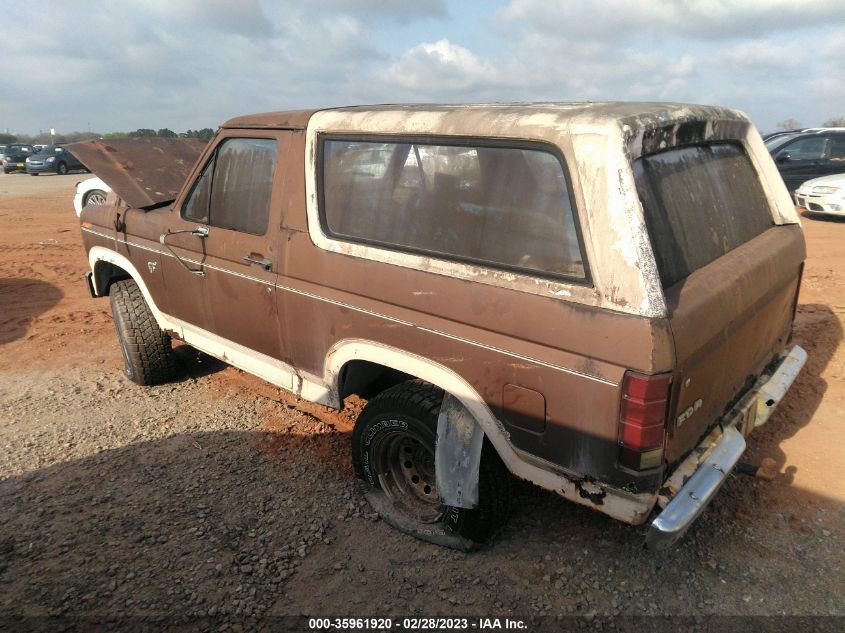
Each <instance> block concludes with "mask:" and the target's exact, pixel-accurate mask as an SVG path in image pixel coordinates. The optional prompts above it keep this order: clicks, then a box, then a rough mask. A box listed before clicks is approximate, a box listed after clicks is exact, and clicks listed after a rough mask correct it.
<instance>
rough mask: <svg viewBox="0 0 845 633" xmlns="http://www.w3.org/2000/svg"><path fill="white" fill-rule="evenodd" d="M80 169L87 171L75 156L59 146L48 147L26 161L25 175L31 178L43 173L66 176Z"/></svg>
mask: <svg viewBox="0 0 845 633" xmlns="http://www.w3.org/2000/svg"><path fill="white" fill-rule="evenodd" d="M80 169H81V170H84V171H88V170H87V169H86V167H85V165H83V164H82V163H81V162H80V161H79V159H78V158H77V157H76V156H74V155H73V154H71V153H70V151H69V150H67V149H66V148H64V147H61V146H60V145H49V146H47V147H45V148H44V149H43V150H41V151H40V152H38V153H37V154H35V155H34V156H30V157H29V158H27V159H26V173H28V174H30V175H32V176H37V175H38V174H43V173H56V174H66V173H68V172H69V171H74V170H80Z"/></svg>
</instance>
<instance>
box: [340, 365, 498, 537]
mask: <svg viewBox="0 0 845 633" xmlns="http://www.w3.org/2000/svg"><path fill="white" fill-rule="evenodd" d="M442 401H443V390H441V389H438V388H437V387H435V386H433V385H430V384H428V383H426V382H423V381H420V380H412V381H408V382H404V383H402V384H399V385H396V386H395V387H392V388H390V389H388V390H387V391H384V392H382V393H380V394H379V395H378V396H376V397H375V398H373V399H372V400H370V402H369V403H367V406H366V407H364V410H363V411H362V412H361V415H360V416H359V418H358V421H357V422H356V423H355V429H354V430H353V432H352V451H353V452H352V462H353V465H354V467H355V472H356V474H357V475H358V477H359V478H360V479H361V480H362V481H363V484H364V488H365V495H366V497H367V501H369V503H370V505H371V506H372V508H373V509H374V510H375V511H376V512H377V513H378V514H379V516H381V518H382V519H384V520H385V521H386V522H387V523H389V524H390V525H392V526H393V527H395V528H397V529H399V530H401V531H403V532H405V533H407V534H410V535H412V536H415V537H417V538H419V539H422V540H424V541H429V542H432V543H437V544H438V545H445V546H447V547H453V548H455V549H460V550H464V551H469V550H472V549H476V548H477V547H479V546H480V545H482V544H483V543H485V542H486V541H488V540H489V539H490V538H491V537H492V536H493V534H494V533H495V532H496V531H497V530H498V528H499V527H501V526H502V525H503V524H504V522H505V520H506V519H507V514H508V509H509V506H510V496H511V477H510V473H509V472H508V471H507V469H506V468H505V466H504V464H503V463H502V461H501V459H500V458H499V456H498V455H497V454H496V451H495V449H493V447H492V446H491V445H490V443H489V442H487V441H485V443H484V448H483V449H482V455H481V467H480V472H479V482H478V496H479V503H478V507H477V508H474V509H466V508H457V507H453V506H447V505H444V504H443V503H441V502H440V500H439V499H438V496H437V481H436V476H435V469H434V455H435V442H436V440H437V416H438V413H439V412H440V405H441V402H442Z"/></svg>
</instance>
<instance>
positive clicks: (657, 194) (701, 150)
mask: <svg viewBox="0 0 845 633" xmlns="http://www.w3.org/2000/svg"><path fill="white" fill-rule="evenodd" d="M634 173H635V177H636V180H637V188H638V191H639V194H640V198H641V200H642V202H643V208H644V211H645V218H646V226H647V228H648V232H649V235H650V237H651V241H652V245H653V247H654V253H655V258H656V260H657V266H658V269H659V272H660V277H661V281H662V284H663V288H664V294H665V297H666V303H667V307H668V311H669V322H670V327H671V331H672V335H673V338H674V343H675V354H676V359H675V360H676V371H675V375H674V378H675V380H674V386H673V389H672V398H671V403H672V404H671V410H670V412H669V417H668V441H667V444H666V453H665V458H666V460H667V461H668V462H670V463H673V462H676V461H678V460H679V459H681V458H682V457H683V456H684V455H685V454H687V453H688V452H689V451H690V450H691V449H692V448H694V447H695V446H696V444H697V443H698V442H699V440H700V439H701V438H702V437H703V436H704V435H705V434H706V433H707V432H708V430H709V429H710V428H711V427H712V426H713V425H714V424H715V423H716V422H717V421H718V419H719V418H720V417H721V416H722V415H723V414H724V413H725V412H727V410H728V409H730V407H731V406H732V405H733V404H734V403H735V402H736V401H737V400H738V399H739V398H740V397H741V396H742V394H743V393H745V392H746V391H747V390H748V388H749V387H750V386H751V385H753V383H754V381H755V379H756V377H757V376H759V375H760V374H761V373H762V372H763V370H764V369H765V368H766V366H767V365H769V364H770V363H771V362H772V361H773V360H774V359H775V358H776V356H777V355H778V354H779V353H780V352H782V351H783V349H784V348H785V346H786V344H787V342H788V340H789V335H790V331H791V327H792V320H793V317H794V308H795V301H796V298H797V292H798V287H799V283H800V277H801V270H802V267H803V261H804V255H805V251H804V239H803V235H802V233H801V229H800V227H798V225H795V224H792V225H776V224H775V223H774V221H773V216H772V213H771V211H770V208H769V203H768V201H767V197H766V195H765V192H764V191H763V188H762V185H761V183H760V179H759V177H758V175H757V172H756V170H755V169H754V166H753V165H752V162H751V160H750V159H749V157H748V155H747V154H746V152H745V149H744V148H743V146H742V145H741V144H740V143H739V142H734V141H719V142H713V143H701V144H698V145H689V146H685V147H676V148H672V149H668V150H664V151H660V152H657V153H654V154H650V155H646V156H643V157H642V158H639V159H637V160H636V161H635V162H634Z"/></svg>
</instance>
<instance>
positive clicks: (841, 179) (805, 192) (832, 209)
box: [794, 174, 845, 217]
mask: <svg viewBox="0 0 845 633" xmlns="http://www.w3.org/2000/svg"><path fill="white" fill-rule="evenodd" d="M794 195H795V204H797V205H798V206H799V207H803V208H804V209H807V211H811V212H813V213H825V214H827V215H836V216H839V217H845V174H834V175H832V176H822V177H821V178H813V179H812V180H808V181H807V182H804V183H802V184H801V186H800V187H798V189H796V190H795V194H794Z"/></svg>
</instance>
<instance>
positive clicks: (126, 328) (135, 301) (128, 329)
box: [109, 279, 176, 385]
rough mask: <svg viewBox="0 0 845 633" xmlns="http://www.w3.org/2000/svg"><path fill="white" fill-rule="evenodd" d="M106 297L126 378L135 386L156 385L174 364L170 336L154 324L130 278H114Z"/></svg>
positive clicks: (138, 290) (164, 378)
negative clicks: (108, 300)
mask: <svg viewBox="0 0 845 633" xmlns="http://www.w3.org/2000/svg"><path fill="white" fill-rule="evenodd" d="M109 297H110V300H111V311H112V317H114V327H115V329H116V330H117V338H118V340H119V342H120V348H121V350H122V351H123V360H124V369H123V372H124V373H125V374H126V377H127V378H129V380H131V381H132V382H134V383H137V384H139V385H157V384H159V383H162V382H166V381H167V380H169V379H170V378H172V377H173V374H175V373H176V363H175V359H174V357H173V348H172V345H171V341H170V336H168V335H167V334H166V333H165V332H163V331H162V329H161V328H160V327H159V326H158V323H157V322H156V320H155V316H154V315H153V313H152V310H150V307H149V306H148V305H147V302H146V301H145V300H144V295H143V294H142V293H141V289H140V288H139V287H138V284H136V283H135V282H134V281H133V280H132V279H124V280H122V281H117V282H115V283H113V284H112V286H111V290H110V292H109Z"/></svg>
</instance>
